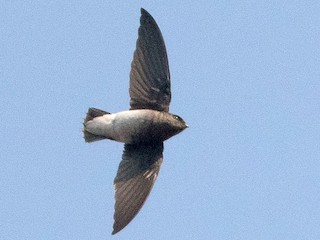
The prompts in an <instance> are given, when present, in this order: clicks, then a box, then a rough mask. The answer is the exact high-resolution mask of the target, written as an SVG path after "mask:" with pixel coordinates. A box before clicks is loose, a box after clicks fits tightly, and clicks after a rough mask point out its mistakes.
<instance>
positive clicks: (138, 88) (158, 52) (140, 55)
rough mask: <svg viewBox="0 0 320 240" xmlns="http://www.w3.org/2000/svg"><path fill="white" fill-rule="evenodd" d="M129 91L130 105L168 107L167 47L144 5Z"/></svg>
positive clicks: (148, 107) (154, 108) (145, 107)
mask: <svg viewBox="0 0 320 240" xmlns="http://www.w3.org/2000/svg"><path fill="white" fill-rule="evenodd" d="M129 92H130V98H131V99H130V106H131V108H130V109H153V110H158V111H166V112H168V111H169V104H170V100H171V90H170V73H169V64H168V57H167V52H166V47H165V44H164V41H163V38H162V34H161V31H160V29H159V27H158V25H157V23H156V22H155V20H154V19H153V17H152V16H151V15H150V14H149V13H148V12H147V11H146V10H144V9H141V18H140V27H139V37H138V40H137V46H136V50H135V52H134V56H133V61H132V63H131V72H130V90H129Z"/></svg>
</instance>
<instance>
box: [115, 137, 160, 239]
mask: <svg viewBox="0 0 320 240" xmlns="http://www.w3.org/2000/svg"><path fill="white" fill-rule="evenodd" d="M162 152H163V143H156V144H150V145H141V144H139V145H131V144H125V147H124V152H123V155H122V161H121V162H120V165H119V168H118V173H117V176H116V178H115V179H114V186H115V191H116V193H115V200H116V203H115V213H114V224H113V232H112V234H115V233H117V232H119V231H120V230H122V229H123V228H124V227H125V226H127V225H128V224H129V223H130V222H131V220H132V219H133V218H134V217H135V216H136V215H137V213H138V212H139V210H140V209H141V208H142V206H143V204H144V202H145V201H146V199H147V197H148V195H149V193H150V191H151V189H152V187H153V184H154V182H155V181H156V179H157V176H158V173H159V170H160V166H161V163H162Z"/></svg>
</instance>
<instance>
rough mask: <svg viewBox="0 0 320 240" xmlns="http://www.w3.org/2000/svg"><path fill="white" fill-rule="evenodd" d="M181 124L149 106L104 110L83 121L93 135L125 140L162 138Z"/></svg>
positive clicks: (161, 139) (86, 128)
mask: <svg viewBox="0 0 320 240" xmlns="http://www.w3.org/2000/svg"><path fill="white" fill-rule="evenodd" d="M92 111H95V109H90V110H89V112H88V113H89V114H90V112H92ZM184 128H185V127H184V125H183V124H181V123H180V121H179V120H178V119H177V116H175V115H172V114H170V113H166V112H160V111H156V110H151V109H138V110H128V111H122V112H118V113H106V114H103V115H101V116H97V117H94V118H92V119H91V120H88V121H87V122H86V123H85V131H87V132H89V133H91V134H93V135H96V136H99V137H104V138H107V139H111V140H114V141H118V142H123V143H128V144H137V143H151V142H163V141H165V140H167V139H168V138H170V137H172V136H173V135H176V134H178V133H179V132H181V131H182V130H183V129H184ZM99 140H100V139H99ZM91 141H92V140H91ZM88 142H90V141H88Z"/></svg>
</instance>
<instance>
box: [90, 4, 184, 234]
mask: <svg viewBox="0 0 320 240" xmlns="http://www.w3.org/2000/svg"><path fill="white" fill-rule="evenodd" d="M138 35H139V36H138V40H137V44H136V50H135V52H134V57H133V61H132V64H131V72H130V89H129V92H130V98H131V100H130V106H131V108H130V110H129V111H123V112H118V113H108V112H105V111H103V110H99V109H96V108H90V109H89V111H88V113H87V117H86V118H85V121H84V138H85V140H86V142H93V141H97V140H101V139H111V140H115V141H119V142H124V143H125V146H124V151H123V155H122V161H121V162H120V165H119V168H118V172H117V175H116V178H115V179H114V187H115V201H116V202H115V213H114V225H113V232H112V234H115V233H117V232H119V231H120V230H122V229H123V228H124V227H125V226H127V225H128V224H129V223H130V221H131V220H132V219H133V218H134V217H135V216H136V215H137V213H138V212H139V210H140V209H141V207H142V206H143V204H144V203H145V201H146V199H147V197H148V195H149V193H150V191H151V189H152V187H153V184H154V182H155V181H156V179H157V176H158V173H159V170H160V166H161V163H162V160H163V154H162V153H163V141H165V140H167V139H168V138H170V137H172V136H174V135H176V134H178V133H180V132H181V131H183V130H184V129H185V128H186V127H188V126H187V124H186V123H185V122H184V121H183V120H182V118H180V117H179V116H177V115H174V114H171V113H169V112H168V111H169V104H170V100H171V90H170V73H169V65H168V58H167V53H166V48H165V44H164V41H163V38H162V34H161V32H160V29H159V27H158V25H157V24H156V22H155V20H154V19H153V18H152V16H151V15H150V14H149V13H148V12H147V11H146V10H144V9H141V18H140V27H139V31H138Z"/></svg>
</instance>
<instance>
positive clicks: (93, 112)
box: [83, 108, 110, 143]
mask: <svg viewBox="0 0 320 240" xmlns="http://www.w3.org/2000/svg"><path fill="white" fill-rule="evenodd" d="M105 114H110V113H108V112H106V111H103V110H100V109H97V108H89V110H88V112H87V115H86V118H85V119H84V122H83V126H84V129H83V134H84V140H85V141H86V142H88V143H90V142H95V141H98V140H102V139H105V137H103V136H99V135H95V134H92V133H90V132H88V131H87V130H86V128H85V127H86V123H87V122H88V121H90V120H92V119H94V118H95V117H100V116H103V115H105Z"/></svg>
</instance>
